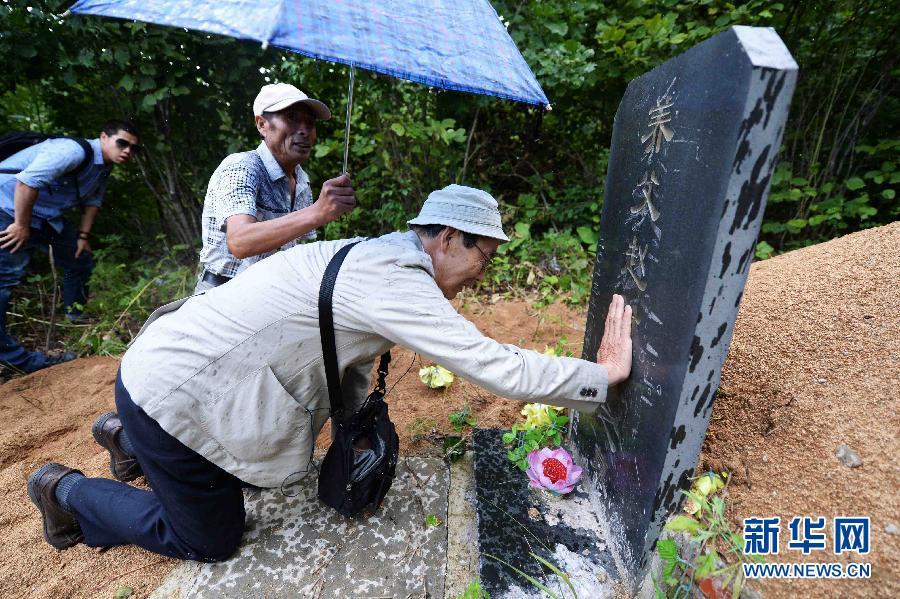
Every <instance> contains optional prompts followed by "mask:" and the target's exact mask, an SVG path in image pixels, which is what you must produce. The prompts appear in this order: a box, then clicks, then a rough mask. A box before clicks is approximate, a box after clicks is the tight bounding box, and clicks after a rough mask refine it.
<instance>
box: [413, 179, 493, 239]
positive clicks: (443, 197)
mask: <svg viewBox="0 0 900 599" xmlns="http://www.w3.org/2000/svg"><path fill="white" fill-rule="evenodd" d="M406 224H408V225H446V226H448V227H453V228H454V229H459V230H460V231H465V232H466V233H471V234H473V235H481V236H482V237H490V238H491V239H499V240H500V241H509V237H507V236H506V233H504V232H503V225H502V224H501V222H500V210H499V209H498V208H497V200H495V199H494V198H493V196H491V194H489V193H487V192H486V191H481V190H480V189H475V188H474V187H465V186H463V185H448V186H447V187H445V188H444V189H439V190H437V191H432V192H431V193H430V194H428V199H426V200H425V203H424V204H423V205H422V210H420V211H419V216H417V217H416V218H414V219H412V220H410V221H406Z"/></svg>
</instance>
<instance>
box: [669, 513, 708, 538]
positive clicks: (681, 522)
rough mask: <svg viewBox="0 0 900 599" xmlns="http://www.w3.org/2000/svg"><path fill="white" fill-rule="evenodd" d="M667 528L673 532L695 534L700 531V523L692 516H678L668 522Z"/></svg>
mask: <svg viewBox="0 0 900 599" xmlns="http://www.w3.org/2000/svg"><path fill="white" fill-rule="evenodd" d="M665 528H666V529H667V530H671V531H672V532H687V533H690V534H693V533H695V532H697V530H699V529H700V523H699V522H697V521H696V520H694V519H693V518H691V517H690V516H685V515H678V516H675V517H674V518H672V519H671V520H669V521H668V522H666V526H665Z"/></svg>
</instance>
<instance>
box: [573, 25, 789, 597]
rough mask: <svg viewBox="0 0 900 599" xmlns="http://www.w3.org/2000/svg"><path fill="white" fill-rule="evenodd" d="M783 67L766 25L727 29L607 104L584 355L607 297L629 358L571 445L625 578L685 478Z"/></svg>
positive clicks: (707, 404) (755, 205)
mask: <svg viewBox="0 0 900 599" xmlns="http://www.w3.org/2000/svg"><path fill="white" fill-rule="evenodd" d="M796 72H797V66H796V63H795V62H794V61H793V59H792V58H791V56H790V54H789V53H788V51H787V49H786V48H785V47H784V44H783V43H782V42H781V40H780V38H779V37H778V35H777V34H776V33H775V32H774V31H773V30H771V29H765V28H751V27H734V28H731V29H730V30H728V31H726V32H723V33H721V34H719V35H717V36H715V37H713V38H712V39H709V40H707V41H706V42H703V43H702V44H700V45H698V46H696V47H694V48H692V49H691V50H689V51H688V52H686V53H685V54H683V55H681V56H679V57H677V58H674V59H672V60H670V61H668V62H667V63H665V64H663V65H661V66H659V67H657V68H656V69H654V70H653V71H651V72H650V73H647V74H646V75H643V76H641V77H639V78H637V79H635V80H634V81H632V82H631V83H630V84H629V86H628V89H627V91H626V94H625V97H624V98H623V100H622V103H621V104H620V106H619V110H618V112H617V113H616V120H615V124H614V129H613V142H612V152H611V155H610V164H609V171H608V174H607V182H606V192H605V201H604V205H603V215H602V218H601V231H600V236H599V241H598V246H597V262H596V266H595V269H594V282H593V287H592V291H591V304H590V308H589V311H588V321H587V326H586V334H585V344H584V354H583V355H584V356H585V357H586V358H588V359H590V357H591V356H594V355H596V351H597V347H598V345H599V342H600V338H601V336H602V334H603V329H602V327H603V319H604V317H605V314H606V306H607V305H608V304H609V301H610V297H611V296H612V294H613V293H621V294H623V295H624V296H625V299H626V301H627V302H628V303H629V304H630V305H631V306H632V307H633V308H634V322H633V339H634V357H633V358H634V361H633V368H632V375H631V378H630V379H629V381H627V382H626V383H625V384H623V385H620V386H618V387H617V388H614V389H611V390H610V393H609V395H608V397H607V401H606V403H605V404H603V405H601V406H600V407H599V409H598V410H597V411H596V412H595V413H594V414H578V415H577V416H576V418H575V420H574V426H573V436H572V440H573V445H574V448H575V450H576V451H577V453H578V454H579V463H580V464H581V465H582V467H584V468H585V471H586V473H587V474H588V477H587V478H589V480H590V487H591V495H592V500H593V503H594V504H595V506H596V508H597V510H598V511H599V512H600V513H601V514H602V515H603V520H605V521H607V522H608V523H609V525H610V528H611V532H612V533H613V537H615V538H613V539H611V541H612V545H613V549H614V553H616V555H617V564H618V567H619V569H620V574H621V575H622V576H623V578H624V579H625V580H631V581H632V582H635V581H636V579H639V578H640V577H641V575H642V573H643V572H644V569H645V567H646V565H647V559H648V556H649V554H650V551H651V550H652V547H653V546H654V544H655V542H656V538H657V536H658V534H659V530H660V527H661V526H662V523H663V521H664V519H665V516H666V514H668V513H670V512H671V511H672V510H674V509H675V508H676V507H677V505H678V503H679V502H680V500H681V495H680V493H679V489H683V488H686V487H688V486H689V482H690V477H691V476H692V474H693V469H694V465H695V463H696V459H697V455H698V453H699V450H700V445H701V443H702V441H703V437H704V435H705V432H706V426H707V424H708V421H709V414H710V411H711V408H712V403H713V396H714V395H715V392H716V388H717V387H718V382H719V373H720V369H721V366H722V363H723V362H724V359H725V355H726V352H727V348H728V344H729V343H730V339H731V332H732V329H733V326H734V320H735V317H736V315H737V308H738V305H739V303H740V296H741V294H742V292H743V286H744V283H745V281H746V277H747V272H748V270H749V267H750V263H751V261H752V257H753V250H754V246H755V242H756V236H757V233H758V231H759V225H760V223H761V219H762V212H763V209H764V206H765V196H766V194H767V192H768V184H769V178H770V176H771V172H772V169H773V166H774V160H775V156H776V154H777V150H778V147H779V144H780V139H781V136H782V132H783V128H784V122H785V119H786V117H787V110H788V106H789V103H790V98H791V95H792V93H793V88H794V82H795V79H796Z"/></svg>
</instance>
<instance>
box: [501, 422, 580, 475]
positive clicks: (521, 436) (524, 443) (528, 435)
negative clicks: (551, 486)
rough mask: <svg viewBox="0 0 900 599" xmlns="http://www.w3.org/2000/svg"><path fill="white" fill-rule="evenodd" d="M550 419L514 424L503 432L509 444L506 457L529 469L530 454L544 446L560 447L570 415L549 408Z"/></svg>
mask: <svg viewBox="0 0 900 599" xmlns="http://www.w3.org/2000/svg"><path fill="white" fill-rule="evenodd" d="M547 415H548V416H549V421H548V422H547V423H545V424H539V425H537V426H528V425H527V424H526V425H523V424H519V423H516V424H513V426H512V429H511V430H510V431H509V432H507V433H503V443H504V445H507V446H509V449H508V451H507V452H506V458H507V459H508V460H509V461H510V462H512V463H513V464H515V465H516V467H517V468H519V470H522V471H525V470H527V469H528V454H529V453H531V452H532V451H536V450H538V449H543V448H544V447H559V446H560V445H561V444H562V434H563V433H564V432H565V430H566V428H565V427H566V424H567V423H568V422H569V417H568V416H564V415H562V414H560V413H559V412H558V411H557V410H556V409H554V408H547Z"/></svg>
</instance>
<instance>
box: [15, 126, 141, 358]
mask: <svg viewBox="0 0 900 599" xmlns="http://www.w3.org/2000/svg"><path fill="white" fill-rule="evenodd" d="M138 141H139V140H138V132H137V129H136V128H135V126H134V125H133V124H131V123H129V122H128V121H109V122H108V123H106V124H105V125H104V126H103V128H102V131H101V133H100V137H99V138H97V139H91V140H88V144H89V145H90V148H91V150H92V154H93V156H92V157H91V163H90V164H89V165H88V167H87V168H84V169H81V170H79V171H78V172H77V173H74V174H73V173H72V171H73V170H75V169H78V166H79V165H80V164H81V163H82V160H84V158H85V149H84V148H83V147H82V146H81V144H79V143H78V142H77V141H75V140H73V139H69V138H55V139H48V140H46V141H44V142H41V143H39V144H35V145H33V146H31V147H29V148H26V149H24V150H21V151H20V152H17V153H15V154H13V155H12V156H10V157H9V158H7V159H6V160H4V161H2V162H0V171H12V172H13V173H15V174H9V173H7V174H0V365H2V366H6V367H8V368H11V369H12V370H14V371H16V372H34V371H35V370H39V369H41V368H45V367H47V366H51V365H53V364H58V363H60V362H65V361H68V360H71V359H73V358H74V357H75V356H74V354H72V353H70V352H64V353H62V354H59V355H56V356H53V357H49V356H47V355H46V354H44V353H42V352H39V351H28V350H26V349H25V348H24V347H23V346H22V344H21V343H19V342H18V341H16V340H15V339H13V338H12V337H11V336H10V335H9V333H8V332H7V327H6V311H7V308H8V307H9V302H10V296H11V295H12V290H13V289H14V288H15V287H16V285H18V284H19V281H21V279H22V277H23V276H24V274H25V269H26V267H27V266H28V262H29V260H30V258H31V250H32V249H33V248H36V247H38V248H41V249H46V248H47V247H48V246H49V248H50V251H52V252H53V259H54V262H55V263H56V264H59V265H60V266H61V267H62V268H63V269H64V271H65V274H64V276H63V306H64V308H65V311H66V316H67V317H69V318H70V319H75V318H77V317H78V316H79V315H80V313H81V312H80V306H82V305H84V303H85V302H86V301H87V282H88V278H89V277H90V274H91V271H92V270H93V267H94V264H93V259H92V258H91V245H90V242H89V241H88V240H89V239H90V232H91V228H92V227H93V225H94V219H95V218H96V216H97V212H98V211H99V209H100V204H101V202H102V200H103V193H104V191H105V190H106V178H107V177H108V176H109V172H110V170H111V169H112V165H114V164H125V163H126V162H128V161H129V160H131V159H132V158H133V157H134V155H135V154H136V153H137V152H138V150H139V149H140V145H139V143H138ZM76 206H78V207H80V208H81V210H82V214H81V221H80V224H79V226H78V229H77V230H76V229H75V228H74V227H72V225H71V224H69V223H67V222H66V221H65V220H64V219H63V213H64V212H65V211H66V210H68V209H69V208H74V207H76Z"/></svg>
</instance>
